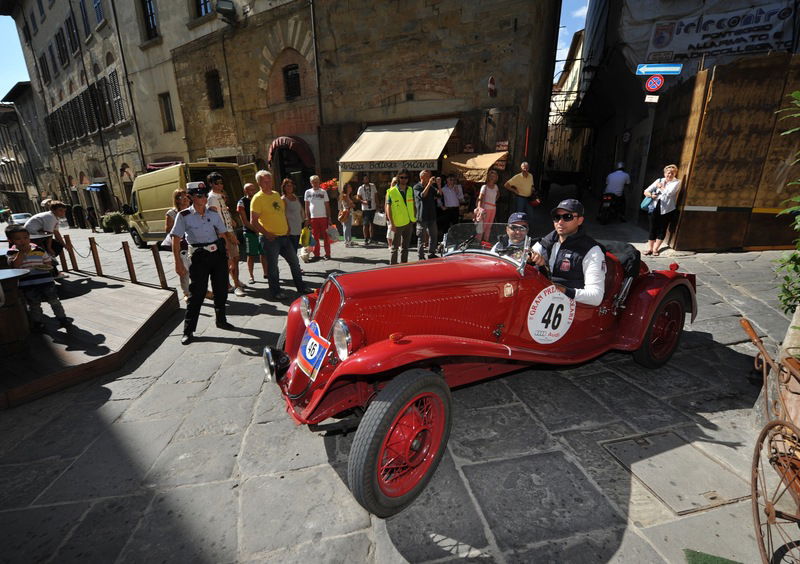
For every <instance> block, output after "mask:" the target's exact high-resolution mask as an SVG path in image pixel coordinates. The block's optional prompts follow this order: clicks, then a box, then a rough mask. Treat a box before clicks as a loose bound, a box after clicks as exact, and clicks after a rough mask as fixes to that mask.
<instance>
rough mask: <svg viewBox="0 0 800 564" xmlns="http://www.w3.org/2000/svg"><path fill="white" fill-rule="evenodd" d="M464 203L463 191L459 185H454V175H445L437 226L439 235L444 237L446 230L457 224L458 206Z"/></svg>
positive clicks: (458, 216)
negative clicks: (445, 181)
mask: <svg viewBox="0 0 800 564" xmlns="http://www.w3.org/2000/svg"><path fill="white" fill-rule="evenodd" d="M463 203H464V189H463V188H462V187H461V184H456V175H455V174H449V175H447V183H446V184H445V185H444V186H443V187H442V198H441V206H440V208H441V209H442V214H441V215H440V217H441V222H440V224H439V234H440V235H444V234H445V233H447V230H448V229H450V228H451V227H452V226H453V225H455V224H456V223H458V220H459V218H460V213H459V212H460V206H461V204H463Z"/></svg>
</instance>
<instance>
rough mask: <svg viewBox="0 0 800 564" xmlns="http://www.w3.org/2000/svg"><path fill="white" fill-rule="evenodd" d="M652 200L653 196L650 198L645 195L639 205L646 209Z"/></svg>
mask: <svg viewBox="0 0 800 564" xmlns="http://www.w3.org/2000/svg"><path fill="white" fill-rule="evenodd" d="M652 202H653V198H651V197H650V196H645V197H644V200H642V203H641V204H639V207H640V208H642V209H643V210H646V209H647V208H649V207H650V204H651V203H652Z"/></svg>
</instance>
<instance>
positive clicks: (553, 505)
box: [323, 331, 759, 562]
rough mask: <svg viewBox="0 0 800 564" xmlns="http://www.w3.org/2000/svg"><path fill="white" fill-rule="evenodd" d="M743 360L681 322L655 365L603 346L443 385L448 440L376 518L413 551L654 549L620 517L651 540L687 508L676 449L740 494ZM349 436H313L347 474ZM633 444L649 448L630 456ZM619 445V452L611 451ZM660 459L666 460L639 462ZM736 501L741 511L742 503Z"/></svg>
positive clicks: (642, 556)
mask: <svg viewBox="0 0 800 564" xmlns="http://www.w3.org/2000/svg"><path fill="white" fill-rule="evenodd" d="M751 368H752V357H751V356H749V355H748V354H744V353H742V352H737V351H735V350H733V349H731V348H728V347H725V346H722V345H720V344H719V343H717V342H716V341H714V340H713V338H712V336H711V335H710V334H709V333H705V332H700V331H697V332H695V331H686V332H685V333H684V338H683V340H682V344H681V348H680V349H679V352H678V353H677V354H676V355H675V356H674V357H673V359H672V360H671V361H670V362H669V363H668V364H667V365H666V366H664V367H662V368H659V369H655V370H647V369H645V368H643V367H641V366H639V365H637V364H635V363H634V361H633V359H632V357H631V356H630V355H629V354H624V353H616V352H612V353H608V354H606V355H604V356H603V357H601V358H599V359H596V360H594V361H592V362H588V363H586V364H583V365H580V366H569V367H554V366H541V367H532V368H526V369H521V370H520V371H517V372H515V373H512V374H510V375H506V376H502V377H499V378H496V379H492V380H488V381H483V382H480V383H477V384H474V385H470V386H466V387H463V388H460V389H456V390H453V426H452V431H451V436H450V440H449V443H448V446H447V452H446V453H445V456H444V458H443V459H442V462H441V464H440V465H439V468H438V469H437V471H436V474H435V475H434V477H433V479H432V480H431V482H430V483H429V485H428V486H427V488H426V489H425V490H424V491H423V492H422V494H421V495H420V497H419V498H418V499H417V500H416V501H415V502H414V503H413V504H412V505H411V506H410V507H408V508H407V509H406V510H405V511H403V512H401V513H399V514H397V515H395V516H393V517H390V518H388V519H386V520H384V521H383V522H382V523H383V527H385V533H386V535H387V536H388V541H389V542H390V544H391V546H392V547H393V550H396V551H397V552H399V554H400V555H401V556H402V557H403V558H405V559H407V560H408V561H410V562H425V561H429V560H437V559H442V558H448V557H450V558H452V557H458V558H467V559H473V558H474V559H476V560H477V559H480V561H493V560H495V559H498V558H502V559H504V560H505V561H506V562H553V561H574V562H578V561H580V562H606V561H609V560H611V559H613V558H621V559H622V560H626V559H627V560H626V561H637V562H654V561H661V560H662V559H661V557H660V556H659V554H658V553H656V552H654V551H653V548H652V547H651V546H650V545H649V544H647V542H645V541H644V540H643V539H642V538H640V537H639V536H638V535H636V534H634V533H631V531H630V527H629V526H628V523H629V522H634V523H636V524H637V526H638V527H642V528H645V529H646V528H650V527H652V528H653V529H652V530H653V531H658V534H655V533H654V534H653V538H651V539H650V540H651V542H653V544H655V545H658V540H657V539H656V537H663V536H664V535H667V534H668V533H667V532H661V531H662V528H667V529H668V528H669V527H670V526H677V525H671V524H672V523H673V522H675V521H676V519H678V514H677V513H676V509H677V510H681V509H686V507H682V506H680V503H681V502H680V500H678V499H676V496H675V495H672V494H673V493H674V492H673V491H672V490H674V489H675V488H672V490H671V489H670V486H669V482H670V481H675V482H678V483H679V484H680V485H681V487H685V486H686V484H685V483H684V482H682V481H681V478H680V477H679V474H681V473H686V472H689V470H687V469H686V468H680V467H679V466H680V462H679V461H676V460H675V459H676V457H677V458H684V457H686V456H687V455H688V456H689V457H690V460H691V461H695V460H699V461H700V463H701V464H703V465H704V466H703V468H702V470H703V471H704V472H707V473H708V477H709V479H710V480H711V481H712V482H713V481H714V480H721V478H720V476H721V475H724V476H723V477H725V478H727V480H722V481H726V482H727V484H728V485H729V486H731V492H732V494H731V495H732V496H733V497H736V498H741V497H746V496H747V495H749V485H748V481H747V479H748V478H747V477H748V472H749V456H750V452H751V448H750V446H749V445H750V440H749V439H753V438H754V437H751V435H752V434H753V433H752V432H751V431H750V427H749V425H743V424H742V421H749V419H748V418H749V410H750V408H751V407H752V405H753V404H754V403H755V400H756V397H757V395H758V392H759V388H758V387H757V386H754V385H753V384H752V383H750V382H748V379H747V376H748V375H749V372H750V369H751ZM698 374H699V376H698ZM352 438H353V433H350V434H347V435H342V434H329V435H328V436H326V437H324V439H323V440H324V443H325V448H326V452H327V454H328V459H329V462H330V464H331V466H332V467H333V468H334V470H335V471H336V473H337V474H338V476H339V477H340V479H341V480H342V482H343V483H345V484H347V456H348V452H349V448H350V445H351V444H352ZM640 444H641V445H646V447H647V448H645V449H644V450H642V454H641V456H640V457H639V458H638V459H637V457H636V454H637V452H638V451H636V448H638V446H639V445H640ZM631 445H632V446H633V448H631ZM622 447H625V448H627V451H625V450H624V449H623V452H622V454H620V452H617V451H616V450H615V449H618V450H619V449H620V448H622ZM672 448H675V452H674V453H671V452H669V449H672ZM626 452H627V455H626ZM631 453H632V454H631ZM615 454H616V456H615ZM620 457H622V458H624V460H620ZM661 458H665V459H666V460H667V461H668V463H674V464H676V465H677V466H674V467H668V468H663V469H656V470H655V471H653V472H650V473H648V471H647V465H648V464H650V463H651V462H652V461H653V460H660V459H661ZM640 463H644V466H642V464H640ZM629 468H632V469H633V472H634V473H638V474H637V477H636V478H634V477H633V476H632V475H631V470H629ZM659 473H660V475H661V478H659ZM639 474H640V475H639ZM643 484H644V485H643ZM698 487H699V486H698ZM650 489H652V490H653V491H655V492H658V493H659V494H660V495H661V496H662V497H663V499H662V498H660V497H658V496H656V495H654V494H653V493H652V492H651V491H650ZM720 491H722V488H721V487H720ZM682 493H683V494H691V493H695V494H698V495H699V494H702V493H703V491H697V492H691V491H684V492H682ZM726 493H727V492H726ZM720 495H722V494H720ZM733 497H731V498H728V499H717V500H716V501H713V500H712V501H709V502H708V503H707V504H705V506H707V507H713V506H714V505H718V504H720V503H724V502H726V501H734V498H733ZM695 501H696V500H695ZM740 505H741V504H740ZM673 506H675V507H673ZM737 507H738V506H737ZM699 509H701V508H700V507H689V511H688V513H686V514H691V513H692V511H697V510H699ZM745 509H746V511H745V514H746V515H748V516H749V504H746V508H745ZM699 515H702V513H699ZM678 523H681V521H678ZM739 525H742V523H741V522H740V523H739ZM746 525H747V526H748V527H749V526H750V525H749V522H747V523H746ZM704 526H705V525H704ZM380 528H381V527H379V528H378V529H376V530H380ZM748 532H749V531H748ZM741 534H746V532H745V531H744V530H743V531H742V532H741ZM750 534H751V535H752V533H750ZM648 538H650V535H648ZM384 540H385V539H384ZM377 542H378V544H380V542H381V541H380V538H379V535H378V541H377ZM688 542H689V541H687V543H688ZM677 544H680V541H679V542H678V543H675V542H673V543H672V545H673V546H672V549H675V548H676V546H675V545H677ZM677 548H678V549H680V548H681V547H677ZM686 548H691V546H690V545H689V544H687V545H686ZM753 549H754V550H755V544H753ZM663 550H665V551H666V550H668V549H667V548H664V549H663ZM500 554H502V557H500ZM662 554H663V552H662ZM680 557H681V554H680V553H677V558H680ZM753 557H757V554H756V553H754V554H753ZM668 560H670V561H672V560H671V559H668ZM676 561H677V560H676ZM744 561H747V559H745V560H744Z"/></svg>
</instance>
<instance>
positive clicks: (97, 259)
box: [89, 237, 103, 276]
mask: <svg viewBox="0 0 800 564" xmlns="http://www.w3.org/2000/svg"><path fill="white" fill-rule="evenodd" d="M89 249H90V250H91V251H92V259H94V270H95V272H96V273H97V275H98V276H102V275H103V267H102V266H101V264H100V256H99V255H98V254H97V243H96V242H95V240H94V237H89Z"/></svg>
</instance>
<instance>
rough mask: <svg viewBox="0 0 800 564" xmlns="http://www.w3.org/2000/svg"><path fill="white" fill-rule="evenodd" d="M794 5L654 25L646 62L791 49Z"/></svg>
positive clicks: (696, 17) (705, 15)
mask: <svg viewBox="0 0 800 564" xmlns="http://www.w3.org/2000/svg"><path fill="white" fill-rule="evenodd" d="M794 19H795V6H794V2H791V1H783V2H773V3H770V4H765V5H761V6H758V7H755V8H745V9H739V10H731V11H728V12H717V13H711V14H700V15H698V16H692V17H688V18H681V19H675V20H670V21H659V22H656V23H655V24H653V31H652V35H651V36H650V44H649V46H648V49H647V57H646V59H645V60H646V61H647V62H648V63H659V62H668V61H685V60H691V59H699V58H701V57H703V56H706V57H716V56H720V55H742V54H748V53H763V52H766V51H786V50H788V49H790V48H791V46H792V38H793V37H792V36H793V32H792V24H793V22H794Z"/></svg>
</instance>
